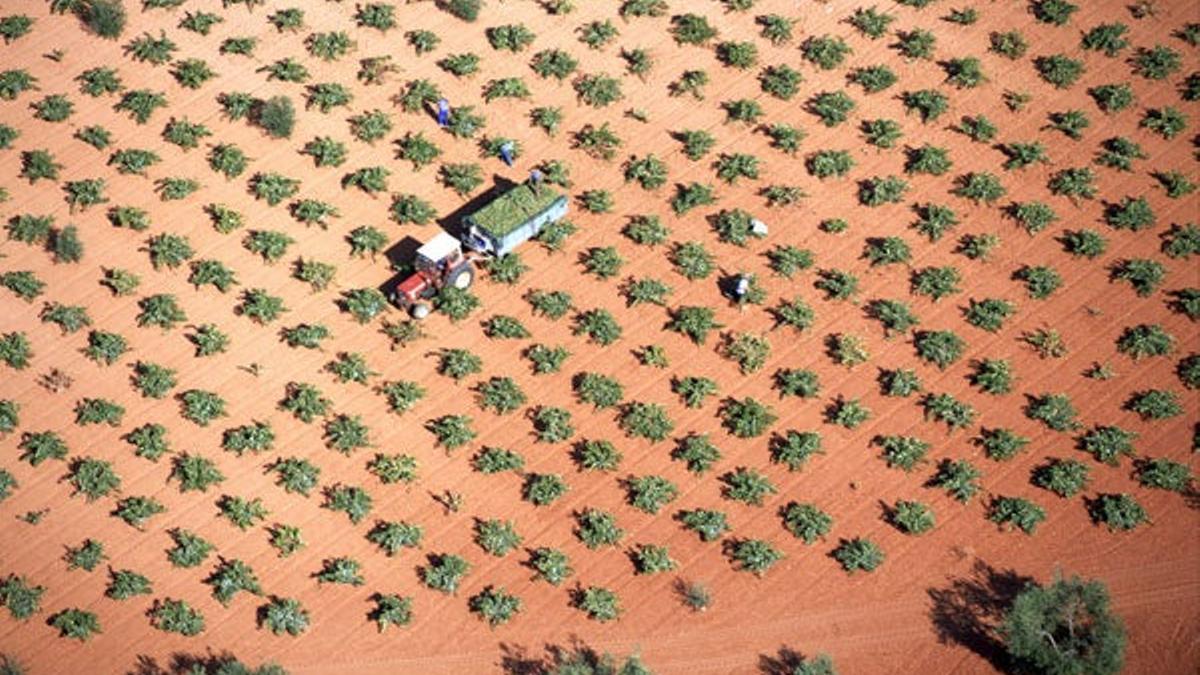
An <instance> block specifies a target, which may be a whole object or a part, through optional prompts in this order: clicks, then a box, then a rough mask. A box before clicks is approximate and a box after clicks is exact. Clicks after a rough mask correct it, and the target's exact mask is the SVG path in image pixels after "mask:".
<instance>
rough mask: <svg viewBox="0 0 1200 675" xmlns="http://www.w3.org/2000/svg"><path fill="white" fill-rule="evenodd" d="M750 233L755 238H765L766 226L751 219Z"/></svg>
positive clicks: (757, 220)
mask: <svg viewBox="0 0 1200 675" xmlns="http://www.w3.org/2000/svg"><path fill="white" fill-rule="evenodd" d="M750 232H751V233H752V234H753V235H754V236H756V237H765V236H767V224H766V223H764V222H763V221H761V220H759V219H758V218H751V219H750Z"/></svg>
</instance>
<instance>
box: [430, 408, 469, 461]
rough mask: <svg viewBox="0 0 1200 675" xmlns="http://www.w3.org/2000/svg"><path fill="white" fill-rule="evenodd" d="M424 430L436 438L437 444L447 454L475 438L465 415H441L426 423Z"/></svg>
mask: <svg viewBox="0 0 1200 675" xmlns="http://www.w3.org/2000/svg"><path fill="white" fill-rule="evenodd" d="M425 428H426V429H428V430H429V431H430V432H431V433H433V435H434V436H436V437H437V444H438V445H440V446H442V447H443V448H445V449H446V451H447V452H450V451H453V450H454V449H456V448H459V447H461V446H464V445H466V444H467V443H469V442H470V441H471V440H472V439H474V438H475V436H476V433H475V431H474V430H473V429H471V418H470V417H468V416H466V415H443V416H442V417H438V418H436V419H433V420H430V421H429V422H428V423H426V425H425Z"/></svg>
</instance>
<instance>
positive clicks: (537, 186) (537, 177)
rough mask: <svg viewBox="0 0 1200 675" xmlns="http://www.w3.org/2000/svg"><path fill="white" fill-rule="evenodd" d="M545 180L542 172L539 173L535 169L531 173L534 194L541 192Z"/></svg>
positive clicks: (530, 178)
mask: <svg viewBox="0 0 1200 675" xmlns="http://www.w3.org/2000/svg"><path fill="white" fill-rule="evenodd" d="M543 178H544V176H542V172H541V171H538V170H537V169H534V170H533V171H530V172H529V182H530V184H531V185H532V187H533V191H534V192H537V193H540V192H541V190H542V179H543Z"/></svg>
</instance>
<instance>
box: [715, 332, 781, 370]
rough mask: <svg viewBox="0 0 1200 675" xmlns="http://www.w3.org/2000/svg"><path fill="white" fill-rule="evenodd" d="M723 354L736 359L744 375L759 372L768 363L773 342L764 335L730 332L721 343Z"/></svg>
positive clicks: (730, 358)
mask: <svg viewBox="0 0 1200 675" xmlns="http://www.w3.org/2000/svg"><path fill="white" fill-rule="evenodd" d="M721 354H722V356H724V357H725V358H727V359H729V360H731V361H736V362H737V364H738V370H740V371H741V372H742V374H743V375H746V374H749V373H753V372H757V371H759V370H761V369H762V368H763V366H765V365H766V362H767V357H769V356H770V354H771V343H770V342H769V341H768V340H767V338H766V336H764V335H756V334H754V333H730V334H727V335H726V336H725V339H724V341H723V342H722V344H721Z"/></svg>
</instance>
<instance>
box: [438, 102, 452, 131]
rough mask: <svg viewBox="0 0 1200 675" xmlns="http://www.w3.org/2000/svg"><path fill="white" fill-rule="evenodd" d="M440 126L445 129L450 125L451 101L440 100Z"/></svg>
mask: <svg viewBox="0 0 1200 675" xmlns="http://www.w3.org/2000/svg"><path fill="white" fill-rule="evenodd" d="M437 122H438V126H439V127H441V128H443V129H445V128H446V127H447V126H448V125H449V124H450V101H447V100H446V99H444V98H439V99H438V118H437Z"/></svg>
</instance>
